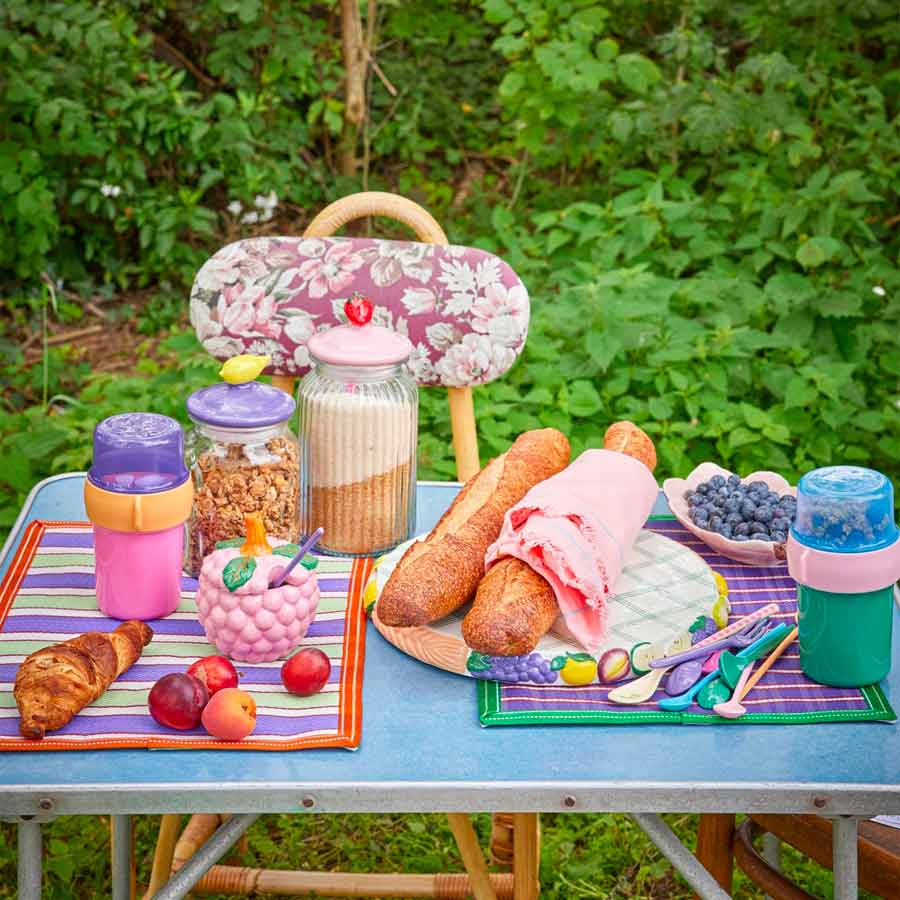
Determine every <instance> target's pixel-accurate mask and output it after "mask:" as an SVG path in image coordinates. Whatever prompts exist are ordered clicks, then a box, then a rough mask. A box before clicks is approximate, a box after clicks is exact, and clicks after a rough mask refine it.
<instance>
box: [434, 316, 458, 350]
mask: <svg viewBox="0 0 900 900" xmlns="http://www.w3.org/2000/svg"><path fill="white" fill-rule="evenodd" d="M461 336H462V335H461V333H460V331H459V329H458V328H457V327H456V326H455V325H454V324H453V323H452V322H435V323H434V324H433V325H429V326H428V327H427V328H426V329H425V337H427V338H428V343H429V344H431V346H432V347H434V349H435V350H440V351H444V350H447V349H448V348H450V347H452V346H453V345H454V344H455V343H457V342H458V341H459V339H460V337H461Z"/></svg>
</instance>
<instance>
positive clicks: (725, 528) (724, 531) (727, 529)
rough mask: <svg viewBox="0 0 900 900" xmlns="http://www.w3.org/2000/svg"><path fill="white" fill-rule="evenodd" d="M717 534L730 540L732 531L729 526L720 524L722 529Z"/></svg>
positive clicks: (725, 523)
mask: <svg viewBox="0 0 900 900" xmlns="http://www.w3.org/2000/svg"><path fill="white" fill-rule="evenodd" d="M719 534H721V535H722V537H724V538H729V539H730V538H731V536H732V535H733V534H734V532H733V531H732V529H731V526H730V525H729V524H728V523H727V522H724V523H723V524H722V527H721V528H720V529H719Z"/></svg>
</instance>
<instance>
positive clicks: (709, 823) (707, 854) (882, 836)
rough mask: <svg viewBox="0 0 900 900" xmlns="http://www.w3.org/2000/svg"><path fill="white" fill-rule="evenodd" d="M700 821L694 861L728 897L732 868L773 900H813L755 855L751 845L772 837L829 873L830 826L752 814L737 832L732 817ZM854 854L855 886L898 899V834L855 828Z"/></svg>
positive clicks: (870, 826) (814, 819)
mask: <svg viewBox="0 0 900 900" xmlns="http://www.w3.org/2000/svg"><path fill="white" fill-rule="evenodd" d="M700 820H701V822H700V834H699V836H698V841H697V858H698V859H699V860H700V862H701V863H703V865H704V866H705V867H706V868H707V869H708V870H709V872H710V874H712V875H713V877H714V878H715V879H716V880H717V881H718V882H719V884H720V885H721V886H722V888H723V889H724V890H726V891H727V892H728V893H731V882H732V874H733V867H734V864H735V863H736V864H737V866H738V868H739V869H740V870H741V871H742V872H743V873H744V874H745V875H746V876H747V877H748V878H749V879H750V880H751V881H752V882H753V883H754V884H755V885H757V886H758V887H759V888H761V889H762V890H764V891H765V893H766V896H767V897H771V898H773V900H815V898H814V897H812V895H811V894H809V893H807V892H806V891H804V890H803V889H802V888H800V887H798V886H797V885H796V884H794V883H793V882H792V881H790V880H789V879H788V878H787V877H786V876H785V875H784V874H783V873H782V872H781V871H780V870H779V867H778V866H777V865H775V864H774V862H773V861H772V860H770V859H767V858H766V857H765V856H764V855H763V854H762V853H760V852H759V851H758V850H757V849H756V846H755V845H754V842H755V841H756V839H757V838H759V837H760V836H763V835H772V836H773V837H774V838H776V839H777V841H779V842H783V843H785V844H789V845H790V846H792V847H794V848H795V849H796V850H799V851H800V852H801V853H803V854H804V855H805V856H808V857H810V859H813V860H815V861H816V862H817V863H819V865H821V866H824V867H825V868H826V869H830V868H831V863H832V844H831V822H830V820H828V819H825V818H823V817H821V816H806V815H775V814H773V815H767V814H756V813H754V814H753V815H751V816H749V817H747V818H746V819H744V820H743V821H742V822H741V824H740V825H739V826H738V827H737V828H735V817H734V816H733V815H720V814H717V815H714V816H713V815H703V816H701V817H700ZM858 848H859V850H858V854H859V855H858V871H859V886H860V887H861V888H863V890H866V891H869V892H870V893H873V894H875V895H877V896H879V897H886V898H900V830H898V829H896V828H890V827H889V826H887V825H880V824H878V823H877V822H860V823H859V840H858Z"/></svg>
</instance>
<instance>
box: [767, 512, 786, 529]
mask: <svg viewBox="0 0 900 900" xmlns="http://www.w3.org/2000/svg"><path fill="white" fill-rule="evenodd" d="M790 526H791V520H790V519H787V518H785V517H784V516H782V515H781V514H780V511H779V515H776V516H775V517H774V518H773V519H772V521H771V522H769V528H771V529H772V531H787V530H788V528H790Z"/></svg>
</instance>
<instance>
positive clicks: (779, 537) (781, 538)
mask: <svg viewBox="0 0 900 900" xmlns="http://www.w3.org/2000/svg"><path fill="white" fill-rule="evenodd" d="M772 540H773V541H775V542H777V543H779V544H783V543H784V542H785V541H786V540H787V534H786V533H785V532H783V531H773V532H772Z"/></svg>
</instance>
